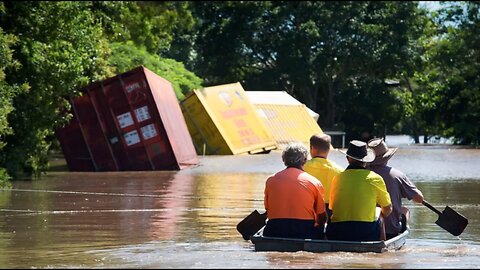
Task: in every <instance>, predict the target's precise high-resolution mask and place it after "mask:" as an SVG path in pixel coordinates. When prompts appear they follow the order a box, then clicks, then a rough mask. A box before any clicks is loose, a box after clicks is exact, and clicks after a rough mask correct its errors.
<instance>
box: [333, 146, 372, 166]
mask: <svg viewBox="0 0 480 270" xmlns="http://www.w3.org/2000/svg"><path fill="white" fill-rule="evenodd" d="M338 151H340V152H341V153H342V154H344V155H346V156H348V157H351V158H353V159H355V160H358V161H361V162H368V163H370V162H372V161H374V160H375V153H374V152H373V150H372V149H367V155H366V156H364V157H363V158H359V157H354V156H351V155H349V154H347V151H343V150H338Z"/></svg>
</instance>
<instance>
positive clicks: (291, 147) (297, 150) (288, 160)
mask: <svg viewBox="0 0 480 270" xmlns="http://www.w3.org/2000/svg"><path fill="white" fill-rule="evenodd" d="M307 157H308V149H307V147H305V145H303V144H301V143H298V142H293V143H289V144H288V145H287V147H285V149H284V150H283V152H282V160H283V163H284V164H285V166H287V167H296V168H303V165H305V162H307Z"/></svg>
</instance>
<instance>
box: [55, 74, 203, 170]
mask: <svg viewBox="0 0 480 270" xmlns="http://www.w3.org/2000/svg"><path fill="white" fill-rule="evenodd" d="M82 92H83V95H82V96H81V97H76V98H74V99H72V100H71V104H72V113H73V116H74V117H73V119H72V121H71V122H70V123H69V124H68V125H66V126H65V127H63V128H61V129H58V130H57V132H56V134H57V138H58V140H59V141H60V145H61V147H62V150H63V154H64V156H65V160H66V161H67V165H68V168H69V170H70V171H148V170H180V169H183V168H186V167H189V166H192V165H196V164H198V163H199V160H198V156H197V153H196V151H195V147H194V145H193V142H192V138H191V137H190V133H189V132H188V128H187V125H186V123H185V119H184V118H183V114H182V111H181V109H180V105H179V103H178V100H177V98H176V96H175V92H174V91H173V87H172V85H171V83H170V82H169V81H167V80H165V79H163V78H162V77H160V76H158V75H157V74H155V73H153V72H152V71H150V70H148V69H147V68H145V67H143V66H141V67H138V68H135V69H133V70H131V71H128V72H126V73H123V74H120V75H117V76H115V77H112V78H109V79H106V80H104V81H101V82H96V83H93V84H91V85H89V86H87V87H85V88H84V89H83V91H82Z"/></svg>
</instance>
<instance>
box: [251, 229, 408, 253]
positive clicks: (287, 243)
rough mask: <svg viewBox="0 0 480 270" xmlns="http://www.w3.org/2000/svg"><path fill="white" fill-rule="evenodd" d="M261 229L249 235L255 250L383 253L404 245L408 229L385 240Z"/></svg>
mask: <svg viewBox="0 0 480 270" xmlns="http://www.w3.org/2000/svg"><path fill="white" fill-rule="evenodd" d="M262 233H263V229H262V230H260V231H259V232H257V233H256V234H255V235H253V236H252V237H251V239H250V240H251V241H252V243H253V244H254V245H255V251H280V252H296V251H309V252H337V251H344V252H375V253H383V252H385V251H388V250H398V249H400V248H402V246H403V245H405V242H406V237H407V235H408V233H409V231H408V230H406V231H404V232H403V233H402V234H400V235H398V236H396V237H394V238H391V239H388V240H386V241H383V240H382V241H365V242H357V241H335V240H316V239H295V238H282V237H267V236H263V235H262Z"/></svg>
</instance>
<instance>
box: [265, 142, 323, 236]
mask: <svg viewBox="0 0 480 270" xmlns="http://www.w3.org/2000/svg"><path fill="white" fill-rule="evenodd" d="M307 157H308V149H307V148H306V146H304V145H303V144H301V143H290V144H289V145H288V146H287V147H286V148H285V149H284V150H283V152H282V160H283V163H284V164H285V166H286V168H285V169H283V170H281V171H279V172H277V173H275V174H273V175H271V176H269V177H268V178H267V181H266V183H265V197H264V204H265V209H266V210H267V217H268V222H267V225H266V226H265V229H264V231H263V235H264V236H273V237H285V238H301V239H323V238H324V228H325V222H326V220H327V214H326V212H325V202H324V200H323V192H324V190H323V186H322V184H321V182H320V181H318V179H316V178H315V177H313V176H312V175H310V174H308V173H306V172H304V171H303V166H304V165H305V162H306V161H307Z"/></svg>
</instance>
